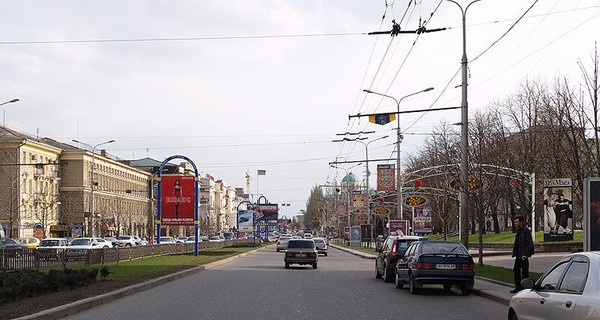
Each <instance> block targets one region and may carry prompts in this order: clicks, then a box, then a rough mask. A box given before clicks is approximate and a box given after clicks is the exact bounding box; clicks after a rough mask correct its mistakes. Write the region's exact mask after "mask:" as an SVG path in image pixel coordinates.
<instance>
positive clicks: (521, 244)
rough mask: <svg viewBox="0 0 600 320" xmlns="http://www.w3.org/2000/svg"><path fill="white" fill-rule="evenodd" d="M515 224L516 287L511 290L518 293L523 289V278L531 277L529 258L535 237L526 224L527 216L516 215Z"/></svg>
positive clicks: (514, 271) (513, 254) (514, 270)
mask: <svg viewBox="0 0 600 320" xmlns="http://www.w3.org/2000/svg"><path fill="white" fill-rule="evenodd" d="M513 225H514V226H515V228H516V229H517V234H516V235H515V243H514V244H513V253H512V256H513V257H515V265H514V267H513V273H514V275H515V289H514V290H511V291H510V292H512V293H517V292H519V291H520V290H521V289H522V288H521V280H522V279H525V278H529V258H530V257H531V256H532V255H533V239H532V238H531V230H529V228H527V227H526V226H525V218H524V217H523V216H521V215H517V216H515V218H514V220H513Z"/></svg>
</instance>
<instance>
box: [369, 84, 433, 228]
mask: <svg viewBox="0 0 600 320" xmlns="http://www.w3.org/2000/svg"><path fill="white" fill-rule="evenodd" d="M431 90H433V87H429V88H427V89H423V90H421V91H417V92H413V93H411V94H407V95H405V96H404V97H402V98H400V99H396V98H394V97H392V96H388V95H387V94H383V93H378V92H375V91H371V90H368V89H364V90H363V91H364V92H366V93H372V94H376V95H378V96H382V97H386V98H390V99H392V100H394V102H396V107H397V113H396V117H397V119H396V124H397V126H396V131H397V132H396V134H397V136H396V153H397V154H396V185H397V187H396V194H397V198H396V215H397V217H398V218H400V220H404V214H403V212H402V183H403V181H401V177H402V176H401V173H400V172H401V170H400V143H402V138H403V136H402V133H401V132H400V102H402V100H404V98H408V97H410V96H414V95H416V94H419V93H423V92H427V91H431ZM388 223H389V221H388Z"/></svg>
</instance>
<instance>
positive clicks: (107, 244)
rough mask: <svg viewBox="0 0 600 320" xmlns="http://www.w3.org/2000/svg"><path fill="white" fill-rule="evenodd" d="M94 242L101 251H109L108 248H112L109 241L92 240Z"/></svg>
mask: <svg viewBox="0 0 600 320" xmlns="http://www.w3.org/2000/svg"><path fill="white" fill-rule="evenodd" d="M94 240H96V241H97V242H98V244H99V245H100V247H101V248H102V249H110V248H112V247H113V244H112V242H111V241H109V240H105V239H102V238H94Z"/></svg>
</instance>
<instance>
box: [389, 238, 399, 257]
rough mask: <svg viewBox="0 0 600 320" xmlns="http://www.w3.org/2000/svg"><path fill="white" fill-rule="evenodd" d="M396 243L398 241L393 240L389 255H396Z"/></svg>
mask: <svg viewBox="0 0 600 320" xmlns="http://www.w3.org/2000/svg"><path fill="white" fill-rule="evenodd" d="M397 244H398V241H397V240H394V243H393V244H392V251H390V256H394V255H396V245H397Z"/></svg>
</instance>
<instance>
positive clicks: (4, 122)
mask: <svg viewBox="0 0 600 320" xmlns="http://www.w3.org/2000/svg"><path fill="white" fill-rule="evenodd" d="M19 101H20V100H19V99H17V98H14V99H12V100H10V101H6V102H2V103H0V106H3V105H5V104H9V103H15V102H19ZM2 126H3V127H5V126H6V113H4V115H3V116H2Z"/></svg>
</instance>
